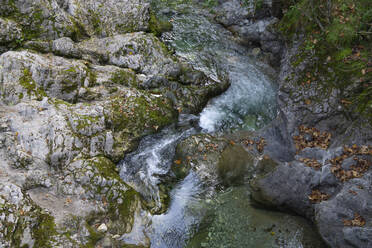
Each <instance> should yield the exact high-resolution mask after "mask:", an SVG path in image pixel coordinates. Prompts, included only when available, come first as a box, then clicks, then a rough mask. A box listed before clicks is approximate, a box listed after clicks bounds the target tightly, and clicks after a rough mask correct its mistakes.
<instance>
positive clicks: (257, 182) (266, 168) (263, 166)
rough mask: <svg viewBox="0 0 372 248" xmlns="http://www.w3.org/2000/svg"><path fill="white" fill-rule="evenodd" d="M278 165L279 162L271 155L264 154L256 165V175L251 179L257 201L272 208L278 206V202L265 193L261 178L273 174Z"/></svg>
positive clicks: (252, 191)
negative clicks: (270, 156)
mask: <svg viewBox="0 0 372 248" xmlns="http://www.w3.org/2000/svg"><path fill="white" fill-rule="evenodd" d="M277 167H278V163H277V162H275V161H274V160H273V159H271V158H269V157H266V156H264V157H263V158H262V159H261V160H259V162H258V164H257V165H256V168H257V169H256V177H255V178H254V179H253V180H251V181H250V187H251V196H252V198H253V199H254V200H255V201H256V202H258V203H260V204H262V205H264V206H266V207H270V208H274V207H276V203H275V202H274V200H273V199H272V198H271V197H270V196H269V195H268V194H266V193H265V191H264V190H262V188H261V180H263V179H265V178H266V177H267V176H269V175H271V173H273V172H274V171H275V170H276V168H277Z"/></svg>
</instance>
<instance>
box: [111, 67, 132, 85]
mask: <svg viewBox="0 0 372 248" xmlns="http://www.w3.org/2000/svg"><path fill="white" fill-rule="evenodd" d="M110 81H112V82H113V83H115V84H120V85H124V86H127V87H135V88H137V87H138V81H137V78H136V74H135V73H134V72H130V71H127V70H119V71H117V72H115V73H114V74H113V75H112V77H111V79H110Z"/></svg>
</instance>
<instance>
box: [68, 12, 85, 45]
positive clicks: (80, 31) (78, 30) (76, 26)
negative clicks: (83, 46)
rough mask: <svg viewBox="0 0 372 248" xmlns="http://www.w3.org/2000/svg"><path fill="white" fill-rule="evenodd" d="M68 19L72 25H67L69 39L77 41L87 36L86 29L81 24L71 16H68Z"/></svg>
mask: <svg viewBox="0 0 372 248" xmlns="http://www.w3.org/2000/svg"><path fill="white" fill-rule="evenodd" d="M70 21H71V22H72V25H71V26H68V27H67V28H68V29H69V31H70V32H71V39H72V40H73V41H75V42H78V41H80V40H82V39H84V38H87V37H88V34H87V31H86V30H85V27H84V25H83V24H81V23H80V22H78V21H77V20H75V18H73V17H70Z"/></svg>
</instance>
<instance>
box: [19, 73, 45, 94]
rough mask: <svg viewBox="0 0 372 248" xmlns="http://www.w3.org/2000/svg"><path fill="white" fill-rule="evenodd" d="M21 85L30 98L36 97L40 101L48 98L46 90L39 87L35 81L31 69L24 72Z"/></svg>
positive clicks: (20, 81) (20, 80)
mask: <svg viewBox="0 0 372 248" xmlns="http://www.w3.org/2000/svg"><path fill="white" fill-rule="evenodd" d="M19 84H20V85H21V86H22V87H23V88H24V89H26V91H27V94H28V95H29V96H32V95H34V96H35V97H36V98H37V100H39V101H40V100H42V99H43V97H45V96H47V95H46V93H45V91H44V89H43V88H42V87H38V86H37V84H36V82H35V81H34V80H33V78H32V73H31V72H30V70H29V69H24V70H23V75H22V77H21V78H20V79H19ZM19 97H20V96H19ZM22 98H23V94H22Z"/></svg>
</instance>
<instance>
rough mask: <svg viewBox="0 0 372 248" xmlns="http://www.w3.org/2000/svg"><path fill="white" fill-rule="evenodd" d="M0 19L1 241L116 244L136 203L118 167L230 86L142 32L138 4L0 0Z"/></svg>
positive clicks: (143, 7) (142, 11)
mask: <svg viewBox="0 0 372 248" xmlns="http://www.w3.org/2000/svg"><path fill="white" fill-rule="evenodd" d="M0 16H1V18H0V27H1V31H0V54H1V55H0V154H1V155H0V156H1V158H2V160H1V162H0V165H1V168H0V201H1V204H0V205H1V209H0V225H1V226H2V227H3V228H2V229H1V232H0V246H1V245H2V246H9V247H21V246H23V245H28V247H80V246H84V247H94V246H96V245H97V246H105V247H106V246H110V247H111V246H114V247H121V246H123V245H124V244H123V242H122V241H120V240H119V238H120V237H121V236H122V235H123V234H124V233H128V232H130V231H131V229H132V226H133V222H134V216H135V215H136V214H138V212H139V211H140V210H141V209H146V206H145V205H144V204H142V199H141V196H140V195H139V194H138V193H137V192H136V191H135V190H134V189H132V188H131V187H130V186H128V185H127V184H126V183H125V182H124V181H123V180H122V179H121V178H120V176H119V170H118V168H117V167H116V163H117V162H119V161H120V160H122V159H123V157H124V155H125V154H126V153H128V152H130V151H133V150H134V149H135V148H136V147H137V145H138V142H139V141H140V139H141V138H142V137H144V136H145V135H149V134H153V133H156V132H158V131H159V130H161V129H162V128H163V127H165V126H168V125H170V124H172V123H174V122H175V121H176V120H177V118H178V115H179V113H197V112H198V111H200V110H201V109H202V108H203V107H204V105H205V104H206V103H207V101H208V100H209V99H210V98H211V97H213V96H215V95H218V94H220V93H222V92H223V91H224V90H226V88H227V87H228V86H229V83H228V82H227V81H226V80H225V79H221V81H220V82H216V81H214V80H212V79H210V78H208V77H206V76H205V75H204V74H203V73H201V72H199V71H196V70H194V69H193V68H192V67H191V66H190V65H188V64H186V63H184V62H181V61H180V60H179V59H178V58H177V57H175V56H174V55H172V53H171V52H170V51H168V49H167V48H166V47H165V46H164V45H163V43H161V42H160V41H159V39H158V38H157V37H155V35H153V34H151V33H145V32H143V31H148V25H149V20H150V14H149V4H148V3H147V2H146V1H142V0H139V1H137V0H123V1H98V2H97V1H78V0H76V1H55V0H53V1H43V0H41V1H3V2H2V4H1V6H0ZM15 50H16V51H15ZM5 227H6V228H5ZM103 227H105V228H103ZM102 230H104V231H102Z"/></svg>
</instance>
